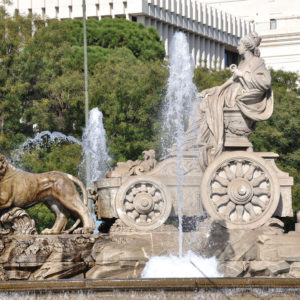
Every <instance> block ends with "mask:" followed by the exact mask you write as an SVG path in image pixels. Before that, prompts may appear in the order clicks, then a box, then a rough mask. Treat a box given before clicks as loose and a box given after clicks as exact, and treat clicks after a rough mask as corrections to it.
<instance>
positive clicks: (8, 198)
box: [0, 155, 95, 234]
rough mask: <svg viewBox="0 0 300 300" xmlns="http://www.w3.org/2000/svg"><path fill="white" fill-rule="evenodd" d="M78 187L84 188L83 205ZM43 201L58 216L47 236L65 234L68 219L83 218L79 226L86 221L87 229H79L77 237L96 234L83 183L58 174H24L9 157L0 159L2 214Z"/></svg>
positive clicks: (74, 178) (45, 231)
mask: <svg viewBox="0 0 300 300" xmlns="http://www.w3.org/2000/svg"><path fill="white" fill-rule="evenodd" d="M74 183H75V184H77V185H78V186H79V187H80V189H81V191H82V194H83V198H84V202H85V203H83V202H82V201H81V199H80V196H79V194H78V192H77V191H76V187H75V185H74ZM42 200H43V202H44V203H45V204H46V205H47V206H48V207H49V208H50V210H51V211H52V212H53V213H54V214H55V216H56V220H55V223H54V225H53V227H52V228H51V229H48V228H47V229H45V230H44V231H43V233H44V234H57V233H60V232H61V231H63V230H64V229H65V227H66V225H67V221H68V216H72V217H77V218H80V219H78V220H77V221H76V222H75V224H76V225H78V224H79V221H80V220H81V221H82V223H83V228H80V229H79V228H78V229H77V233H80V232H85V233H92V232H93V230H94V229H95V222H94V220H93V219H92V216H91V215H90V213H89V211H88V209H87V207H86V204H87V195H86V190H85V187H84V185H83V183H82V182H81V181H80V180H78V179H77V178H76V177H74V176H72V175H69V174H65V173H62V172H56V171H53V172H47V173H42V174H32V173H27V172H23V171H21V170H18V169H16V168H15V167H13V166H12V165H10V164H8V163H7V162H6V158H5V156H4V155H0V210H3V209H6V208H10V207H22V208H24V207H27V206H30V205H33V204H35V203H36V202H38V201H42ZM73 229H75V228H74V227H73V228H71V230H73Z"/></svg>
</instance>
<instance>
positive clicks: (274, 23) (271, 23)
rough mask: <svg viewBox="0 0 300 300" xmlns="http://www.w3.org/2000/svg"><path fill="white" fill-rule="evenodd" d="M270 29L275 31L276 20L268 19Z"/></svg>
mask: <svg viewBox="0 0 300 300" xmlns="http://www.w3.org/2000/svg"><path fill="white" fill-rule="evenodd" d="M270 29H271V30H274V29H277V20H276V19H270Z"/></svg>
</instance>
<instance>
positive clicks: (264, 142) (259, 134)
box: [194, 68, 300, 210]
mask: <svg viewBox="0 0 300 300" xmlns="http://www.w3.org/2000/svg"><path fill="white" fill-rule="evenodd" d="M271 75H272V88H273V93H274V112H273V115H272V117H271V118H270V119H269V120H267V121H264V122H258V123H257V125H256V129H255V131H254V132H253V134H252V135H251V136H250V140H251V141H252V143H253V146H254V151H262V152H264V151H270V152H275V153H278V154H279V155H280V157H279V158H278V159H277V162H276V164H277V166H278V167H279V168H280V169H281V170H283V171H285V172H288V173H289V174H290V176H293V177H294V186H293V189H292V197H293V208H294V209H295V210H299V209H300V149H299V145H300V118H299V115H300V89H299V88H298V87H297V81H299V79H300V78H299V75H298V74H296V73H291V72H284V71H274V70H271ZM229 76H230V72H229V70H224V71H220V72H211V71H208V70H201V69H200V68H197V69H196V70H195V78H194V80H195V83H196V85H197V86H198V89H199V90H203V89H206V88H209V87H212V86H216V85H221V84H222V83H223V82H225V81H226V79H227V78H229Z"/></svg>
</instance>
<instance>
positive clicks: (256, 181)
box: [251, 174, 267, 187]
mask: <svg viewBox="0 0 300 300" xmlns="http://www.w3.org/2000/svg"><path fill="white" fill-rule="evenodd" d="M266 180H267V177H266V175H265V174H261V175H260V176H258V177H255V178H253V179H252V180H251V183H252V185H253V186H254V187H257V186H259V185H260V184H261V183H263V182H264V181H266Z"/></svg>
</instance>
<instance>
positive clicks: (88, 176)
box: [82, 0, 92, 211]
mask: <svg viewBox="0 0 300 300" xmlns="http://www.w3.org/2000/svg"><path fill="white" fill-rule="evenodd" d="M82 12H83V57H84V111H85V127H86V128H87V125H88V120H89V84H88V63H87V39H86V3H85V0H82ZM85 156H86V157H85V163H86V174H85V176H86V185H87V186H88V185H89V184H91V182H90V180H91V174H90V173H91V172H90V155H89V153H88V151H86V153H85ZM88 208H89V210H90V211H92V201H91V200H90V199H89V200H88Z"/></svg>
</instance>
